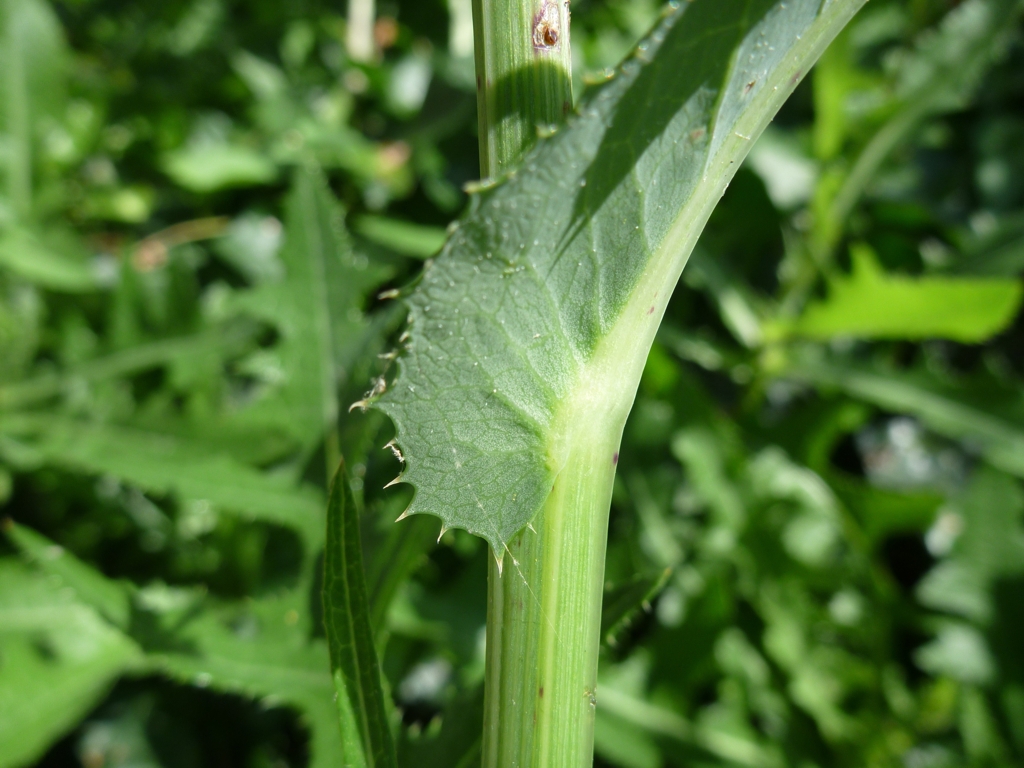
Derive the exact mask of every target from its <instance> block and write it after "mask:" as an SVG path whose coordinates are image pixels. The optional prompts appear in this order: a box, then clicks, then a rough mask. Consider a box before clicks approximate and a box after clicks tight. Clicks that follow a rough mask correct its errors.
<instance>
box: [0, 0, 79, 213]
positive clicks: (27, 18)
mask: <svg viewBox="0 0 1024 768" xmlns="http://www.w3.org/2000/svg"><path fill="white" fill-rule="evenodd" d="M66 64H67V48H66V46H65V43H64V37H63V35H62V33H61V28H60V22H59V21H58V20H57V16H56V14H54V12H53V10H52V9H51V8H50V5H49V4H48V3H46V2H43V0H3V2H0V134H6V135H5V136H4V138H5V139H6V141H5V144H6V146H5V147H4V150H5V151H4V156H3V160H6V162H5V163H4V165H5V166H6V167H5V168H4V173H3V174H2V175H3V176H4V177H5V178H6V192H7V197H8V200H9V204H10V206H11V207H12V208H13V209H14V211H15V212H16V213H17V214H18V216H19V217H20V218H21V219H23V220H24V219H27V218H28V216H29V214H30V212H31V210H32V166H33V157H32V155H33V144H34V141H33V139H34V136H35V135H36V126H37V123H38V121H39V120H40V118H42V117H44V116H47V115H56V114H58V113H59V112H60V111H61V108H62V107H63V103H64V95H65V82H64V80H65V66H66Z"/></svg>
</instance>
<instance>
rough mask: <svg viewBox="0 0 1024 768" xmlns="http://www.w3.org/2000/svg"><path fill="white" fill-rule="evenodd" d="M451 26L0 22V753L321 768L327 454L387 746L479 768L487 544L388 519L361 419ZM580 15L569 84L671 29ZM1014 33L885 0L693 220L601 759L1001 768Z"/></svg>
mask: <svg viewBox="0 0 1024 768" xmlns="http://www.w3.org/2000/svg"><path fill="white" fill-rule="evenodd" d="M469 8H470V4H469V3H468V2H464V1H463V0H447V2H444V1H443V0H400V1H398V0H392V1H391V2H385V1H384V0H381V1H380V2H379V3H378V6H377V22H376V24H375V26H374V27H373V28H372V29H371V30H367V33H368V34H370V35H371V36H372V40H366V41H364V42H365V43H366V44H368V46H369V48H370V49H371V50H373V51H375V53H374V55H372V56H371V57H370V59H369V60H368V61H354V60H353V59H352V58H351V57H350V56H349V55H348V53H347V52H346V44H347V42H346V41H347V36H346V31H347V30H346V22H345V17H344V13H343V12H344V9H342V8H339V7H337V4H335V5H333V6H332V5H322V4H319V3H295V4H285V3H265V2H249V3H246V4H244V5H243V4H239V3H230V2H227V0H189V1H188V2H180V1H178V0H172V1H171V2H167V3H161V4H152V3H150V4H142V3H138V2H135V3H113V2H108V1H106V0H60V1H59V2H57V1H55V2H53V3H47V2H46V1H45V0H0V505H2V514H3V516H4V517H9V518H10V519H11V520H13V522H12V523H9V524H8V525H7V527H6V528H5V531H6V536H5V537H4V538H3V540H2V543H0V766H4V767H5V768H6V766H20V765H40V766H51V765H52V766H65V765H69V766H74V765H82V766H86V768H97V767H99V766H105V767H106V766H121V767H125V766H134V767H136V768H142V767H143V766H164V767H166V768H176V767H177V766H213V765H218V766H221V765H229V766H246V767H247V768H248V767H251V768H264V767H266V768H269V767H270V766H300V765H317V766H319V765H329V764H332V761H333V760H334V759H335V757H334V756H336V754H337V751H336V750H337V749H338V747H339V744H340V740H341V735H340V733H339V731H338V725H337V723H338V721H337V713H336V710H335V705H334V701H333V693H334V686H333V683H332V680H331V675H330V670H329V663H328V650H327V643H326V638H325V636H324V632H323V629H322V609H321V607H320V600H319V589H320V583H319V579H320V577H319V573H320V568H321V564H320V559H321V551H322V548H323V541H324V522H325V520H324V509H325V506H326V489H327V484H328V477H329V475H330V474H331V473H332V472H333V469H334V467H335V466H336V461H337V457H338V456H339V454H344V455H345V456H346V458H347V460H348V462H349V466H350V468H351V470H352V474H353V488H354V491H355V498H354V503H355V505H356V508H357V509H359V510H361V511H362V515H361V518H362V528H363V529H362V534H363V536H362V538H363V545H364V552H365V571H366V579H367V585H366V586H367V595H368V600H369V606H368V610H369V617H370V621H371V623H372V626H373V630H374V642H375V644H376V645H377V652H378V654H379V655H380V657H381V663H382V668H383V671H384V674H385V677H386V681H387V685H388V687H389V688H390V694H391V696H390V697H389V700H388V703H387V712H388V715H389V716H390V717H391V718H392V720H393V722H394V724H395V725H396V727H398V724H399V723H401V726H400V727H399V730H398V731H397V734H398V738H397V744H398V753H399V760H400V762H401V763H402V764H403V765H408V766H425V767H428V768H429V766H439V768H440V767H444V768H448V767H449V766H456V765H470V764H472V763H473V761H474V760H475V759H476V758H475V754H476V750H477V749H478V740H479V723H480V711H481V709H480V707H481V705H480V690H479V689H480V683H481V680H482V674H483V656H482V641H483V640H482V638H483V633H482V630H483V625H484V620H485V616H484V614H485V597H484V595H485V572H486V557H487V556H488V553H487V551H486V547H485V545H484V544H483V542H482V541H480V540H477V539H474V538H472V537H470V536H468V535H466V534H463V533H461V532H458V531H453V532H450V533H448V534H446V535H445V537H444V538H443V540H442V541H441V542H440V543H439V544H437V545H435V543H434V538H435V537H436V534H437V524H436V522H433V523H432V522H431V521H430V520H425V519H420V518H413V519H410V520H406V521H403V522H402V523H400V524H398V525H394V524H392V523H391V521H392V520H394V518H395V517H397V516H398V514H399V513H400V512H401V511H402V510H403V509H404V508H405V505H406V504H407V502H408V493H409V492H408V490H407V489H403V488H402V487H395V488H389V489H386V490H384V489H383V486H384V485H385V483H387V481H389V480H390V479H391V478H392V477H394V476H395V475H396V474H397V471H398V468H399V465H398V462H397V460H396V458H395V457H394V456H393V455H392V453H391V452H390V451H388V450H381V446H384V445H385V444H386V443H387V442H388V440H389V439H390V437H391V428H390V426H389V424H388V423H387V421H386V420H385V419H384V418H383V417H382V416H381V415H379V414H375V413H372V412H370V413H365V414H364V413H361V412H359V411H358V410H357V411H353V412H349V411H348V406H349V404H351V403H353V402H355V401H356V400H359V399H360V398H361V397H362V396H363V394H364V393H365V391H366V390H367V389H368V388H370V387H371V386H372V381H373V379H375V378H376V377H379V376H386V375H388V372H389V369H388V364H387V363H388V361H387V359H386V355H387V353H388V352H389V350H390V349H392V348H393V346H394V343H395V339H396V338H397V337H398V335H399V334H401V332H402V330H403V328H402V326H403V321H404V316H403V312H402V309H401V307H400V306H399V305H398V304H397V303H395V302H390V301H387V300H386V298H382V295H383V296H384V297H386V296H388V295H390V293H389V292H390V291H392V290H394V289H400V288H401V287H402V286H404V285H406V284H408V283H409V282H410V281H411V280H413V279H414V278H415V275H416V274H417V271H418V268H419V264H420V262H421V260H422V259H423V258H425V257H429V256H430V255H431V254H432V253H433V251H434V250H436V248H437V247H438V245H439V243H440V242H441V240H442V238H443V228H444V227H445V225H446V224H447V223H448V222H449V221H450V220H451V219H453V218H454V217H455V216H457V215H458V213H459V211H460V210H461V208H462V206H463V204H464V202H465V198H464V195H463V192H462V191H461V190H462V186H463V184H465V183H466V182H469V181H471V180H473V179H474V178H475V177H476V175H477V160H476V141H475V136H474V131H475V119H474V118H475V107H474V95H473V65H472V46H471V39H472V36H471V19H470V16H469V13H470V10H469ZM573 11H574V15H573V21H574V27H573V46H574V51H575V57H576V65H575V72H576V73H577V75H578V83H577V86H578V88H582V87H583V83H584V81H585V80H586V79H587V77H588V76H589V75H598V76H599V75H600V73H601V71H602V70H603V69H604V68H606V67H609V66H612V65H614V64H615V63H616V62H617V61H618V59H619V58H621V57H622V56H623V55H625V54H626V53H627V52H628V51H629V49H630V47H631V45H632V44H633V43H634V42H635V41H636V39H637V38H638V37H639V36H640V35H641V34H642V33H643V32H644V31H645V29H646V28H647V27H648V26H649V25H650V23H651V21H652V20H653V19H654V18H655V16H656V14H657V13H658V7H657V4H656V3H654V2H650V1H648V0H578V1H577V2H576V3H574V7H573ZM1022 14H1024V4H1022V3H1021V2H1011V1H1010V0H964V1H963V2H959V3H955V2H950V1H949V0H874V1H873V2H872V3H870V4H869V6H868V7H867V8H866V10H865V11H864V12H863V13H862V14H861V15H860V16H858V18H857V19H856V20H855V21H854V23H853V24H852V25H851V26H850V27H849V28H848V29H847V30H846V31H845V32H844V33H843V35H842V36H841V38H840V39H839V40H838V41H837V43H836V44H835V45H834V46H833V47H832V48H830V49H829V51H828V52H827V53H826V54H825V57H824V58H823V59H822V61H821V62H820V63H819V65H818V66H817V68H816V69H815V70H814V72H813V73H812V75H811V76H810V78H809V79H808V80H807V82H806V83H805V84H804V85H803V86H801V87H800V89H799V90H798V91H797V93H796V94H795V96H794V97H793V99H792V100H791V101H790V103H789V104H788V105H787V107H786V108H785V109H784V111H783V112H782V114H781V115H780V116H779V118H778V119H777V120H776V121H775V124H774V126H773V127H772V128H771V129H770V130H769V131H768V132H767V133H766V134H765V136H764V137H763V138H762V139H761V140H760V141H759V142H758V144H757V145H756V146H755V147H754V149H753V151H752V154H751V156H750V159H749V161H748V162H747V164H746V165H745V167H744V168H743V169H742V170H741V171H740V172H739V174H738V175H737V177H736V180H735V181H734V183H733V184H732V186H731V188H730V190H729V191H728V193H727V195H726V196H725V198H724V199H723V201H722V204H721V205H720V207H719V209H718V210H717V211H716V213H715V215H714V217H713V219H712V221H711V224H710V225H709V227H708V230H707V231H706V233H705V235H704V236H703V237H702V239H701V242H700V245H699V246H698V251H697V252H696V253H695V255H694V258H693V260H692V263H691V264H690V266H688V267H687V269H686V272H685V273H684V278H683V281H682V283H681V284H680V286H679V288H678V289H677V291H676V294H675V296H674V298H673V300H672V303H671V305H670V307H669V311H668V314H667V316H666V321H665V324H664V326H663V328H662V330H661V332H660V334H659V339H658V342H657V343H656V344H655V347H654V349H653V350H652V353H651V356H650V358H649V361H648V365H647V369H646V372H645V375H644V380H643V382H642V384H641V389H640V392H639V394H638V397H637V402H636V407H635V409H634V413H633V415H632V416H631V420H630V423H629V424H628V426H627V430H626V435H625V437H624V441H623V447H622V454H621V462H620V472H619V477H618V480H617V485H616V494H615V501H614V507H613V514H612V523H611V525H612V530H611V540H610V547H609V552H608V566H607V568H608V573H607V580H608V585H609V590H608V599H607V607H608V618H609V621H608V622H607V625H606V627H605V630H606V631H605V638H606V648H605V653H604V656H603V660H602V671H601V685H600V689H599V694H598V699H599V706H598V711H597V716H598V729H597V753H598V762H599V764H600V765H607V766H622V767H623V768H647V767H648V766H650V767H651V768H657V767H658V766H683V765H685V766H704V765H707V766H710V765H719V766H734V765H737V766H766V768H771V767H774V766H794V768H805V767H808V768H809V767H810V766H880V767H881V766H904V767H905V768H946V767H947V766H948V767H950V768H952V767H953V766H1007V767H1009V766H1015V765H1020V764H1022V763H1024V651H1022V650H1021V648H1022V644H1021V641H1020V638H1021V636H1022V633H1024V492H1022V487H1021V481H1022V479H1024V395H1022V393H1024V388H1022V379H1024V320H1022V319H1021V312H1020V304H1021V273H1022V272H1024V112H1022V109H1021V105H1022V104H1024V75H1022V73H1024V36H1022V31H1024V26H1022V21H1021V19H1022ZM467 29H469V38H468V39H469V45H468V46H467ZM349 44H351V41H349ZM382 355H383V356H384V357H383V358H382ZM392 701H393V703H394V705H393V706H392V704H391V702H392Z"/></svg>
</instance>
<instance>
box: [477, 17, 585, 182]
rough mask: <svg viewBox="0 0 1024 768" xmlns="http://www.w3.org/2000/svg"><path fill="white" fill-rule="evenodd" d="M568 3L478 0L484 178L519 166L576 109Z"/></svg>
mask: <svg viewBox="0 0 1024 768" xmlns="http://www.w3.org/2000/svg"><path fill="white" fill-rule="evenodd" d="M567 5H568V4H567V3H563V2H562V0H473V36H474V39H475V53H476V82H477V115H478V119H479V124H480V175H481V176H483V177H484V178H488V177H493V176H497V175H498V174H500V173H501V172H503V171H505V170H507V169H508V168H509V167H510V166H512V165H515V164H516V163H517V162H519V159H520V158H521V157H522V156H523V152H525V151H526V149H527V148H529V147H530V145H532V144H533V143H534V141H535V140H536V137H537V130H538V128H540V127H543V126H549V125H554V124H556V123H558V122H560V121H561V120H562V118H564V117H565V116H566V115H567V114H568V113H569V111H570V110H571V109H572V82H571V78H570V73H571V71H572V58H571V54H570V50H569V10H568V8H567V7H566V6H567Z"/></svg>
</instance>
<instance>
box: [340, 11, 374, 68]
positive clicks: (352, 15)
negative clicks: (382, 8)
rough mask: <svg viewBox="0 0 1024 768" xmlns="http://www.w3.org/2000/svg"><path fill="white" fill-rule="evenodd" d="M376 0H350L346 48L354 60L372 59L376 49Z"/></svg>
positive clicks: (365, 60)
mask: <svg viewBox="0 0 1024 768" xmlns="http://www.w3.org/2000/svg"><path fill="white" fill-rule="evenodd" d="M374 6H375V2H374V0H348V18H347V19H346V27H345V48H346V50H347V51H348V55H349V58H350V59H352V61H358V62H367V61H372V60H373V56H374V53H375V52H376V51H375V45H374V40H373V22H374V16H375V15H376V9H375V7H374Z"/></svg>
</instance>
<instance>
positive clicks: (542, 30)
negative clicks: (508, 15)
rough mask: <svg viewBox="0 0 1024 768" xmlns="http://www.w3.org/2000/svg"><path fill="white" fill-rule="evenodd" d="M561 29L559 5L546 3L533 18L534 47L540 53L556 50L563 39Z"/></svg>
mask: <svg viewBox="0 0 1024 768" xmlns="http://www.w3.org/2000/svg"><path fill="white" fill-rule="evenodd" d="M560 27H561V19H560V17H559V13H558V5H557V4H556V3H553V2H547V3H544V5H543V6H542V7H541V9H540V10H539V11H538V12H537V15H536V16H534V18H533V47H534V48H536V49H537V50H538V51H545V50H551V49H553V48H556V47H557V46H558V43H559V41H560V40H561V39H562V31H561V29H560Z"/></svg>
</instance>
